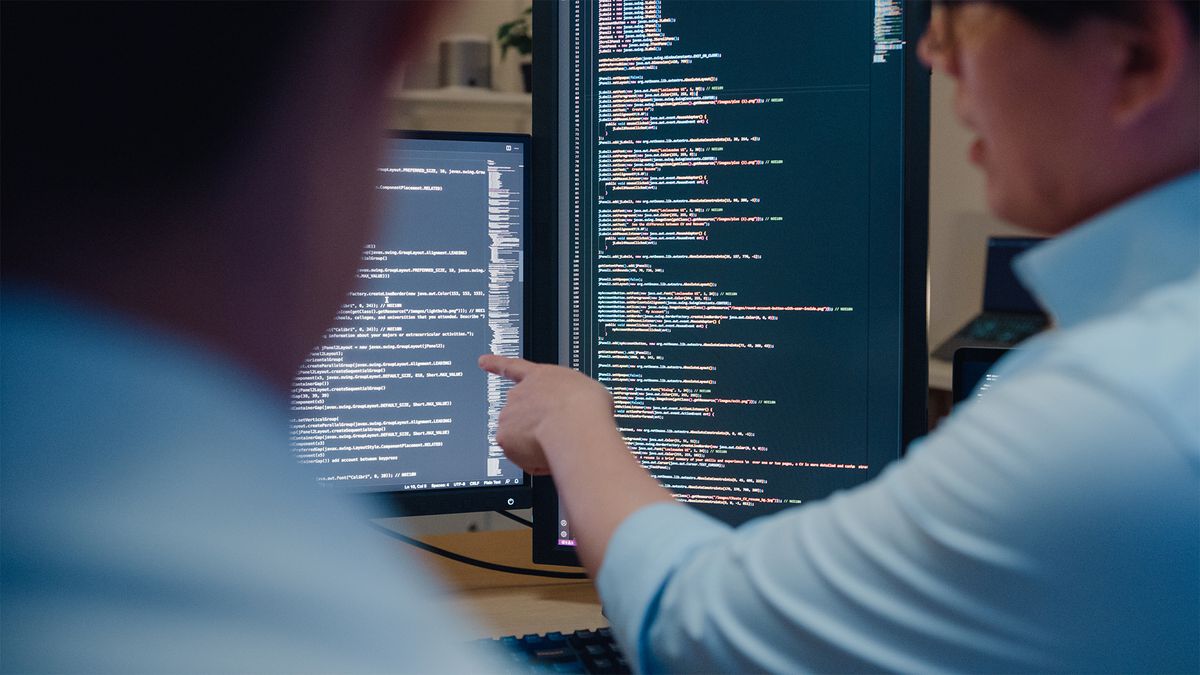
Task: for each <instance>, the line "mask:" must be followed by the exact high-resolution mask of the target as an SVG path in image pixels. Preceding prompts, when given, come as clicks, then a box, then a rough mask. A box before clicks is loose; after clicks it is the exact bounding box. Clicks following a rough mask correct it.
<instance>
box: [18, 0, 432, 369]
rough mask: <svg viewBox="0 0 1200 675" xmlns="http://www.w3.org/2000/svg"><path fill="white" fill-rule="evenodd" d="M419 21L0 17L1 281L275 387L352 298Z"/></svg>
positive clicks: (181, 13)
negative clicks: (82, 307) (402, 71)
mask: <svg viewBox="0 0 1200 675" xmlns="http://www.w3.org/2000/svg"><path fill="white" fill-rule="evenodd" d="M429 8H430V5H429V3H411V2H410V3H298V4H284V3H233V4H216V3H138V4H122V3H83V4H78V5H76V4H61V3H35V4H20V3H4V5H3V7H0V13H2V14H0V26H2V28H3V40H2V42H0V49H2V50H3V55H2V58H0V63H2V66H3V73H2V77H0V81H2V82H3V106H4V108H3V115H2V116H0V121H2V124H3V130H2V132H0V133H2V136H3V168H2V171H0V176H2V178H3V188H2V193H0V195H2V196H0V208H2V210H3V214H2V217H3V223H4V227H3V246H0V254H2V256H3V263H2V265H0V270H2V271H3V275H4V279H5V281H6V282H14V281H20V282H33V283H38V284H42V285H48V286H52V287H56V288H59V289H60V290H64V291H66V292H68V293H71V294H73V295H76V296H81V297H84V298H86V299H87V300H89V301H91V302H96V303H100V304H102V305H107V306H109V307H112V308H115V309H118V310H120V311H125V312H127V313H130V314H133V315H135V316H138V317H140V318H143V319H148V320H149V321H151V322H154V323H157V324H159V325H161V326H164V327H166V328H168V329H170V330H174V331H177V332H180V333H183V334H186V335H188V336H190V337H192V338H195V339H199V340H201V341H204V342H207V343H209V344H210V345H212V346H214V347H216V348H217V349H219V350H222V351H225V352H227V353H229V354H231V355H232V356H234V357H235V358H237V359H240V360H241V361H243V362H244V363H246V364H247V365H249V366H250V367H252V368H254V369H256V370H258V371H259V372H260V373H262V374H264V375H266V376H267V377H268V378H269V379H270V380H272V381H273V382H274V383H275V384H276V385H277V386H280V387H286V386H287V384H288V382H289V380H290V377H291V374H292V372H294V369H295V368H296V366H298V365H299V363H300V361H301V360H302V359H303V357H304V356H305V354H306V353H307V351H308V350H309V349H310V348H311V346H312V345H313V344H314V343H315V341H316V340H317V339H318V338H319V336H320V333H321V331H322V330H323V329H324V327H325V326H326V325H327V324H328V323H329V321H330V320H331V318H332V316H333V313H334V312H335V311H336V309H337V306H338V304H339V303H340V301H341V299H342V297H343V296H344V294H345V291H346V290H347V289H348V287H349V285H350V284H351V283H352V278H353V272H354V269H355V266H356V262H357V260H358V259H359V256H360V254H361V249H362V244H363V243H364V241H365V239H366V237H367V236H368V233H369V231H370V225H371V220H372V218H371V216H372V211H371V204H372V196H373V190H372V186H373V184H374V181H373V172H374V168H375V166H377V164H376V162H375V157H376V155H377V152H378V151H379V149H380V139H381V133H380V131H381V129H382V128H383V124H384V114H385V100H384V95H385V92H386V87H387V85H388V83H389V81H390V79H391V76H392V73H393V70H394V68H395V66H396V65H397V62H398V60H399V58H400V56H401V55H402V52H403V49H404V47H405V46H406V45H409V44H412V42H413V38H414V34H415V32H417V31H419V30H420V28H421V26H422V24H423V21H422V19H423V18H424V17H425V16H426V15H427V14H428V12H429Z"/></svg>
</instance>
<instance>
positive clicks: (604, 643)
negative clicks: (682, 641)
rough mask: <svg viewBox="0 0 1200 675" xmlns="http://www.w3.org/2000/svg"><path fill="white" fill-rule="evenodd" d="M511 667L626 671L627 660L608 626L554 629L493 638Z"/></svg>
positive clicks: (548, 670)
mask: <svg viewBox="0 0 1200 675" xmlns="http://www.w3.org/2000/svg"><path fill="white" fill-rule="evenodd" d="M485 642H491V643H493V644H498V645H499V646H500V648H501V650H502V651H503V652H506V653H507V654H508V657H509V658H510V659H512V661H513V665H514V666H516V668H515V670H516V671H517V672H520V671H523V670H524V671H528V672H531V673H630V672H633V671H631V670H630V669H629V662H628V661H626V660H625V656H624V655H623V654H621V651H620V650H619V649H618V648H617V645H616V643H615V642H613V634H612V630H611V629H609V628H598V629H596V630H577V631H575V632H574V633H565V634H564V633H560V632H558V631H555V632H552V633H546V634H544V635H534V634H530V635H525V636H522V637H517V636H515V635H508V636H506V637H502V638H498V639H496V640H485Z"/></svg>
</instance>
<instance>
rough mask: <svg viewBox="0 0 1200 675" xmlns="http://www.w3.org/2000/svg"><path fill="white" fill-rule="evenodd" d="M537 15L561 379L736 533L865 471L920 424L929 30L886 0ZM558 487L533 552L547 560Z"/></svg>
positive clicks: (667, 478)
mask: <svg viewBox="0 0 1200 675" xmlns="http://www.w3.org/2000/svg"><path fill="white" fill-rule="evenodd" d="M545 4H546V5H552V6H549V7H548V6H541V7H540V8H539V7H538V4H537V3H535V12H536V11H540V12H541V13H540V14H537V15H535V22H538V25H546V26H554V27H555V28H556V30H554V31H549V30H547V31H541V30H540V29H539V33H538V36H537V37H536V38H535V39H539V43H538V47H540V48H541V51H538V52H537V55H536V58H535V59H534V63H535V69H540V72H539V73H535V87H534V92H535V93H534V96H535V124H537V126H536V127H535V138H536V139H537V143H538V144H539V145H540V144H543V143H546V144H552V145H553V146H554V148H555V153H554V157H552V158H551V157H547V158H546V161H547V162H549V161H553V162H556V166H555V168H556V169H557V170H556V171H553V174H554V175H555V176H559V177H561V179H560V180H558V181H557V184H556V185H555V186H554V187H555V190H556V197H557V202H556V208H557V212H556V213H554V214H550V215H551V216H552V217H556V222H558V223H559V225H560V233H559V244H560V256H561V259H560V261H561V264H560V270H559V272H560V283H559V288H560V289H561V292H562V295H561V297H560V298H559V308H560V332H559V336H560V343H559V354H558V356H559V361H560V363H563V364H565V365H569V366H571V367H573V368H577V369H579V370H581V371H583V372H584V373H587V374H589V375H591V376H593V377H595V378H596V379H597V380H599V381H600V382H601V383H603V384H604V385H605V386H606V387H607V388H608V389H609V391H610V392H611V393H612V396H613V399H614V402H615V415H616V421H617V424H618V426H619V427H620V429H621V432H622V434H623V435H624V438H625V440H626V442H627V444H628V446H629V448H630V450H631V451H632V452H633V453H634V454H635V455H636V456H637V457H638V459H639V460H640V461H641V462H642V464H643V465H644V466H645V467H646V468H647V469H649V471H650V473H651V474H652V475H653V476H654V477H655V478H657V479H658V480H659V481H660V482H661V483H663V484H664V485H665V486H666V487H668V488H669V489H670V490H672V491H673V492H674V493H675V495H676V496H677V498H678V499H680V500H681V501H684V502H687V503H690V504H693V505H695V506H696V507H697V508H700V509H701V510H704V511H706V512H708V513H710V514H712V515H714V516H716V517H718V518H721V519H723V520H725V521H727V522H730V523H734V524H737V523H741V522H744V521H746V520H748V519H750V518H754V517H757V516H760V515H765V514H769V513H772V512H775V511H777V510H779V509H782V508H786V507H789V506H794V505H798V504H802V503H805V502H808V501H811V500H816V499H820V498H822V497H825V496H827V495H829V494H830V493H832V492H834V491H836V490H839V489H843V488H848V487H851V486H854V485H857V484H859V483H862V482H863V481H865V480H867V479H869V478H870V477H872V476H874V475H876V474H877V473H879V471H880V470H881V469H882V468H883V467H884V465H886V464H887V463H888V462H889V461H891V460H894V459H896V458H897V457H898V456H899V455H900V453H901V450H902V448H903V447H904V446H905V444H906V443H907V441H908V440H911V438H913V437H915V436H916V435H918V434H920V433H923V432H924V430H925V429H924V397H925V382H926V378H927V374H926V368H927V364H926V358H927V357H926V356H925V334H924V320H925V319H924V316H925V312H924V272H925V267H924V264H925V257H924V255H925V253H924V251H925V241H926V230H925V228H926V204H927V194H926V192H927V184H928V183H927V181H928V179H927V175H928V124H929V119H928V72H927V71H925V70H924V69H922V68H919V67H917V66H916V63H915V61H914V60H913V54H912V47H915V44H916V40H915V34H916V31H919V30H920V28H921V27H923V19H920V18H917V17H914V16H911V15H910V11H912V10H911V8H910V6H909V5H908V4H906V3H903V2H899V1H889V0H876V1H864V2H847V1H842V0H834V1H830V2H818V1H811V0H797V1H779V0H767V1H761V2H760V1H754V0H748V1H745V2H692V1H689V0H571V1H570V2H566V3H545ZM546 33H549V34H550V35H551V36H552V37H547V36H546V35H545V34H546ZM535 49H537V47H535ZM551 55H552V58H544V57H547V56H551ZM547 62H549V67H547ZM550 68H552V69H553V70H552V71H550ZM539 122H540V124H539ZM538 166H539V168H540V167H541V166H542V165H541V164H540V163H539V164H538ZM539 175H541V174H540V173H539ZM551 489H552V484H551V483H549V482H547V481H539V482H537V483H536V484H535V492H536V495H535V509H536V511H535V522H536V523H537V528H538V530H537V531H536V532H535V539H536V542H535V555H536V556H537V559H539V561H545V562H562V561H563V560H564V557H562V556H557V555H554V554H555V552H569V550H570V549H571V547H572V545H573V544H574V537H573V536H572V535H571V528H570V514H567V513H562V512H561V511H560V510H559V509H558V503H557V500H556V499H555V500H550V499H549V498H547V497H545V495H546V494H548V493H549V491H550V490H551Z"/></svg>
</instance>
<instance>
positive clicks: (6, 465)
mask: <svg viewBox="0 0 1200 675" xmlns="http://www.w3.org/2000/svg"><path fill="white" fill-rule="evenodd" d="M0 318H2V321H3V323H2V325H0V337H2V346H3V350H2V352H0V355H2V363H0V402H2V408H0V415H2V417H0V461H2V464H0V499H2V507H0V605H2V609H0V670H3V671H4V672H20V673H28V672H60V673H61V672H87V673H95V672H122V673H128V672H159V673H165V672H179V671H190V672H210V673H211V672H227V671H242V672H245V671H254V672H260V673H280V672H287V673H293V672H326V673H328V672H339V673H340V672H377V673H378V672H419V673H428V672H449V673H465V672H479V671H481V670H485V669H486V668H485V667H484V666H483V665H481V663H480V662H479V661H477V660H475V658H474V657H473V655H471V654H468V653H466V648H465V647H464V646H463V645H462V644H460V643H461V641H462V637H463V636H464V635H478V634H479V633H478V632H477V631H476V630H474V629H473V628H472V627H471V626H469V624H467V622H465V621H463V619H461V618H458V617H455V616H451V615H450V614H449V613H448V612H447V611H446V610H445V609H444V600H441V599H438V598H437V597H436V595H434V593H435V592H436V588H437V584H436V583H435V582H433V581H432V580H431V578H430V575H429V574H428V573H427V572H426V571H425V570H423V569H420V568H419V567H418V566H417V565H416V564H414V563H413V561H411V560H407V559H406V556H405V552H404V551H402V550H399V549H398V547H397V546H396V545H395V544H394V542H390V541H388V540H386V539H385V538H383V537H382V536H380V535H379V534H377V533H372V532H370V531H368V529H367V525H366V516H365V515H363V514H361V513H359V512H358V511H357V510H354V509H352V508H351V507H350V506H349V505H347V504H346V503H344V502H343V501H340V500H336V499H333V498H331V497H330V496H329V495H327V494H326V493H324V492H322V491H319V490H318V488H317V486H316V484H315V482H314V481H313V480H312V479H311V477H310V476H307V475H305V474H303V473H302V472H300V470H299V468H298V467H297V466H296V462H295V461H294V459H293V458H292V456H291V453H290V450H289V447H288V438H287V431H288V414H287V409H286V407H285V403H286V401H285V400H284V397H283V395H282V393H280V392H275V391H268V390H266V389H265V388H264V387H263V386H262V385H261V384H260V383H259V382H257V381H256V380H254V379H253V378H251V377H249V376H248V375H247V374H246V373H245V372H244V371H243V370H242V369H240V368H237V367H235V366H234V365H233V364H231V363H229V362H227V361H226V360H225V359H223V358H220V357H218V356H216V355H214V354H213V353H211V352H209V351H208V350H206V349H204V348H202V347H200V346H198V345H194V344H189V343H188V342H187V341H186V340H184V339H182V338H180V337H178V336H174V335H168V334H166V333H163V332H161V331H160V330H158V329H156V328H153V327H150V326H145V325H139V324H137V323H136V322H134V321H132V320H128V319H122V318H119V317H116V316H113V315H110V314H105V313H99V312H96V311H94V310H90V309H88V308H86V307H84V306H81V305H75V304H73V303H72V302H70V301H69V300H66V299H64V298H61V297H57V296H54V295H50V294H47V293H44V292H38V291H32V290H29V289H23V290H14V289H11V288H6V289H5V290H4V294H3V312H2V314H0Z"/></svg>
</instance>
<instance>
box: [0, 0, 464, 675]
mask: <svg viewBox="0 0 1200 675" xmlns="http://www.w3.org/2000/svg"><path fill="white" fill-rule="evenodd" d="M435 4H436V3H411V2H404V3H399V2H391V3H367V2H336V3H317V2H313V3H295V4H291V3H275V2H267V3H179V2H163V3H136V4H133V3H99V2H97V3H80V4H68V3H30V4H23V3H14V2H5V3H3V4H0V27H2V30H3V37H2V39H0V49H2V50H3V54H2V56H0V64H2V68H3V75H2V77H0V84H2V86H3V96H2V99H3V115H0V123H2V125H3V143H2V146H0V150H2V154H3V170H2V172H0V175H2V179H3V196H2V202H0V208H2V212H3V216H2V217H3V246H2V247H0V255H2V266H0V274H2V277H3V301H2V304H0V311H2V312H3V319H2V321H0V336H2V338H3V352H2V354H3V367H2V370H3V376H2V380H0V389H2V390H0V393H2V399H0V400H2V408H3V413H2V415H3V421H2V426H0V434H2V438H0V453H3V457H2V460H0V461H2V463H3V467H4V470H3V472H2V474H0V481H2V486H3V487H2V490H0V498H2V499H3V505H2V507H0V518H2V519H3V521H2V526H0V537H2V539H3V541H2V543H0V605H3V611H2V613H0V614H2V616H0V622H2V623H0V669H2V670H3V671H5V672H89V673H95V672H180V671H191V672H231V671H238V672H396V671H402V670H403V671H419V672H444V671H450V672H471V671H479V670H481V669H482V667H481V666H480V665H479V664H478V663H477V662H475V661H473V660H471V659H470V658H469V656H467V655H466V654H465V653H464V650H463V648H462V646H461V645H459V644H457V643H456V641H455V640H454V635H455V631H456V630H460V629H462V628H463V622H462V621H461V620H459V621H457V622H456V621H453V620H451V619H450V618H449V617H447V616H444V615H445V614H446V613H447V612H448V610H446V609H445V608H444V607H443V604H444V603H442V602H440V601H438V600H437V599H435V598H434V597H433V596H432V594H431V593H430V589H433V588H436V586H437V585H436V584H435V583H433V582H432V581H431V580H430V579H428V578H427V577H426V575H425V573H424V571H423V570H420V569H417V567H416V565H414V564H413V561H411V560H409V559H408V557H407V556H404V555H403V554H402V553H400V552H398V551H397V550H396V549H395V548H394V547H393V546H391V545H389V543H388V542H387V541H386V540H383V539H382V538H381V537H379V535H378V534H376V533H372V532H369V531H368V530H367V529H366V528H365V524H366V515H365V514H363V513H360V512H358V511H357V510H352V509H351V507H349V506H347V505H346V504H344V503H342V502H340V501H339V502H335V500H333V499H329V498H327V497H324V496H323V495H319V494H317V486H316V482H315V481H313V480H312V477H311V476H306V475H304V474H303V473H302V472H299V471H298V469H297V466H296V462H295V460H294V458H293V457H292V456H291V453H290V451H289V445H288V437H287V435H288V415H287V407H286V403H287V392H288V390H289V387H290V383H291V380H292V377H293V374H294V373H295V371H296V369H297V367H298V366H299V365H300V364H301V363H302V361H303V360H304V358H305V356H306V355H307V354H308V352H309V351H310V350H311V349H312V348H313V346H314V345H315V344H316V342H317V340H318V339H319V338H320V336H321V334H322V333H323V332H324V330H325V329H326V328H327V326H328V325H329V323H330V322H331V321H332V320H333V317H334V314H335V312H336V311H337V309H338V307H339V305H340V304H341V302H342V301H343V297H344V295H345V293H346V291H347V290H348V289H349V287H350V285H351V284H352V283H353V278H354V271H355V269H356V267H357V263H358V261H359V259H360V255H361V251H362V247H363V244H364V242H365V241H366V239H367V237H368V236H369V234H370V232H371V228H372V227H373V223H372V210H373V198H374V194H375V192H374V189H373V187H374V185H375V182H376V181H375V179H374V177H373V176H374V174H375V171H376V169H377V167H378V163H377V162H378V158H379V157H380V155H381V152H382V149H383V148H382V145H383V128H384V123H385V119H384V115H385V112H386V110H385V103H386V99H385V96H386V94H387V88H388V86H389V84H390V82H391V81H392V80H393V79H394V71H395V68H396V66H397V65H398V63H399V59H400V57H401V56H402V54H403V52H404V51H405V49H406V48H407V47H408V46H410V45H412V44H413V43H414V41H415V40H416V39H417V38H418V37H419V35H420V32H421V29H422V26H423V25H424V23H425V21H426V15H427V14H428V13H429V12H430V11H431V10H432V9H433V8H434V5H435Z"/></svg>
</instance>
